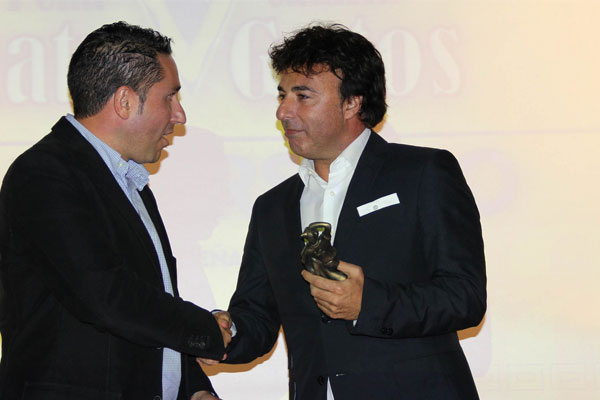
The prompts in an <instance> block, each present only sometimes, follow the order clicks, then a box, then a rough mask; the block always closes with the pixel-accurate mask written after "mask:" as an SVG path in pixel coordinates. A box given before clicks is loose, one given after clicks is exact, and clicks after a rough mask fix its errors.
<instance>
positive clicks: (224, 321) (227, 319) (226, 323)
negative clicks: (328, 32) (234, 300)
mask: <svg viewBox="0 0 600 400" xmlns="http://www.w3.org/2000/svg"><path fill="white" fill-rule="evenodd" d="M214 316H215V319H216V320H217V324H219V328H221V334H222V335H223V343H224V344H225V347H227V345H229V342H231V325H232V322H231V316H230V315H229V313H228V312H227V311H219V312H216V313H215V314H214ZM226 358H227V354H224V355H223V358H222V359H221V360H211V359H209V358H200V357H198V358H196V362H197V363H198V364H200V365H202V364H204V365H215V364H218V363H219V362H221V361H223V360H225V359H226Z"/></svg>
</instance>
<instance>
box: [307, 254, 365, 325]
mask: <svg viewBox="0 0 600 400" xmlns="http://www.w3.org/2000/svg"><path fill="white" fill-rule="evenodd" d="M338 269H339V270H340V271H342V272H344V273H346V275H348V278H347V279H345V280H343V281H334V280H330V279H326V278H323V277H321V276H318V275H315V274H311V273H310V272H308V271H306V270H303V271H302V277H303V278H304V280H306V282H308V283H310V294H311V295H312V297H313V298H314V299H315V302H316V303H317V307H319V309H320V310H321V311H323V313H324V314H325V315H327V316H328V317H330V318H334V319H345V320H349V321H354V320H356V319H358V315H359V314H360V309H361V303H362V293H363V286H364V281H365V276H364V273H363V270H362V268H361V267H359V266H358V265H354V264H350V263H347V262H344V261H340V264H339V265H338Z"/></svg>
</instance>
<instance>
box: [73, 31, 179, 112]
mask: <svg viewBox="0 0 600 400" xmlns="http://www.w3.org/2000/svg"><path fill="white" fill-rule="evenodd" d="M158 54H164V55H170V54H171V39H170V38H168V37H166V36H163V35H161V34H160V33H159V32H157V31H155V30H152V29H146V28H141V27H139V26H137V25H130V24H128V23H126V22H123V21H120V22H115V23H112V24H106V25H103V26H102V27H100V28H98V29H96V30H95V31H93V32H92V33H90V34H89V35H88V36H87V37H86V38H85V39H84V40H83V42H81V44H80V45H79V47H77V50H75V53H73V56H72V57H71V62H70V63H69V72H68V74H67V81H68V85H69V91H70V92H71V99H72V100H73V112H74V114H75V116H76V117H89V116H92V115H95V114H97V113H98V112H99V111H100V110H101V109H102V107H104V105H105V104H106V102H107V101H108V99H109V98H110V96H112V94H113V93H114V92H115V91H116V90H117V89H118V88H119V87H121V86H129V87H131V88H132V89H133V90H134V91H135V92H136V94H137V95H138V96H139V97H140V101H141V105H140V107H142V106H143V104H144V101H145V100H146V94H147V92H148V89H149V88H150V87H151V86H152V85H153V84H155V83H156V82H158V81H160V80H161V79H162V78H163V76H164V75H163V71H162V68H161V65H160V62H159V60H158ZM140 110H141V108H140Z"/></svg>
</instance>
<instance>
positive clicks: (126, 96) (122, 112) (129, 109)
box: [113, 86, 138, 119]
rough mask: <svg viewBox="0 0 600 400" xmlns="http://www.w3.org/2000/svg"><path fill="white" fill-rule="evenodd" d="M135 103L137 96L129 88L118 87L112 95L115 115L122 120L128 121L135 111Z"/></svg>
mask: <svg viewBox="0 0 600 400" xmlns="http://www.w3.org/2000/svg"><path fill="white" fill-rule="evenodd" d="M137 102H138V98H137V95H136V93H135V92H134V91H133V89H131V88H130V87H129V86H120V87H119V88H117V90H116V91H115V94H114V95H113V107H114V109H115V113H116V114H117V115H118V116H119V117H120V118H122V119H128V118H129V116H130V115H131V114H132V113H133V112H135V111H136V110H137Z"/></svg>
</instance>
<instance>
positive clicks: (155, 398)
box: [152, 396, 161, 400]
mask: <svg viewBox="0 0 600 400" xmlns="http://www.w3.org/2000/svg"><path fill="white" fill-rule="evenodd" d="M152 400H161V397H160V396H154V398H153V399H152Z"/></svg>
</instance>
